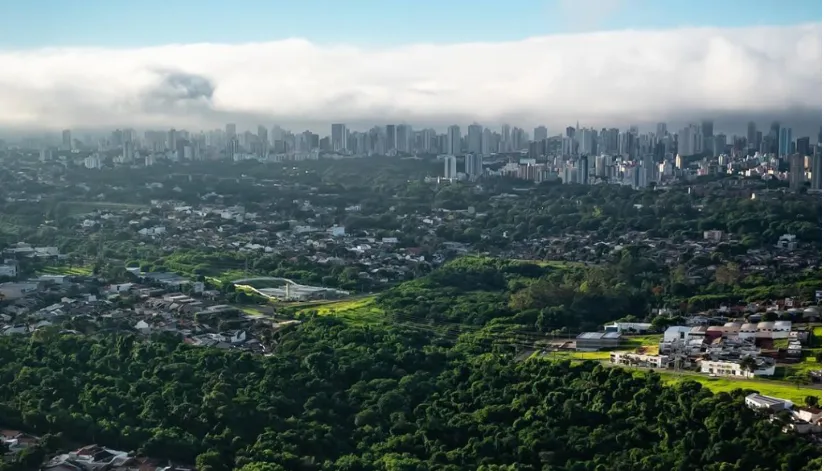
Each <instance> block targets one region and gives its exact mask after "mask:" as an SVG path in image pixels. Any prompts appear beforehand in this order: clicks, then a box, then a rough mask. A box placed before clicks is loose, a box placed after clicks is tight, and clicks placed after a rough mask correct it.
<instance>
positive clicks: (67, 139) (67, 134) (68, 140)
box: [63, 129, 72, 150]
mask: <svg viewBox="0 0 824 471" xmlns="http://www.w3.org/2000/svg"><path fill="white" fill-rule="evenodd" d="M63 149H65V150H72V132H71V130H69V129H64V130H63Z"/></svg>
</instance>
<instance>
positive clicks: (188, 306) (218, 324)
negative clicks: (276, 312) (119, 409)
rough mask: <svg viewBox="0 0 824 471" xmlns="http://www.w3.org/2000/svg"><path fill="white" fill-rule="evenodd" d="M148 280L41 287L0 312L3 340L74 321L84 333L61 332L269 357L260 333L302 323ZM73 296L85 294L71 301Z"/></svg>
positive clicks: (156, 278)
mask: <svg viewBox="0 0 824 471" xmlns="http://www.w3.org/2000/svg"><path fill="white" fill-rule="evenodd" d="M146 275H147V276H145V277H144V279H145V280H146V281H147V282H148V283H146V284H136V283H119V284H111V285H107V286H105V287H104V288H103V289H102V290H100V291H99V292H97V293H96V294H92V293H91V292H89V290H88V287H89V286H90V285H89V284H88V283H90V282H91V281H92V280H91V279H86V278H82V277H74V278H73V279H74V280H75V281H71V280H69V279H68V278H69V277H63V278H65V279H64V280H63V281H62V282H60V283H58V282H52V283H48V284H41V285H39V286H37V287H36V289H35V290H33V291H31V292H29V293H26V294H25V295H23V296H22V297H19V298H16V299H9V300H8V301H9V302H7V303H6V305H5V306H3V307H2V308H0V335H7V336H15V335H20V336H26V335H29V334H32V333H34V332H35V331H37V330H39V329H44V328H53V327H55V326H61V325H64V324H65V323H66V322H70V323H71V324H74V325H82V326H84V328H83V330H84V331H83V332H81V331H79V330H71V329H62V330H60V332H61V333H64V334H72V335H84V334H93V333H95V332H98V331H103V330H106V331H124V332H132V333H137V334H140V335H143V336H145V337H146V338H147V339H148V338H150V337H151V336H152V335H154V334H160V333H168V334H174V335H179V336H180V337H181V338H182V339H183V341H184V342H185V343H187V344H190V345H195V346H206V347H216V348H221V349H226V350H228V349H232V350H243V351H248V352H252V353H259V354H268V353H270V352H271V349H272V348H274V345H267V344H265V343H263V342H262V341H261V340H260V337H259V333H260V332H262V331H267V332H273V331H277V330H279V329H282V328H285V327H287V326H290V325H293V324H296V323H298V321H293V320H283V321H275V320H273V319H272V318H270V317H265V316H263V315H260V314H249V313H245V312H242V311H240V310H239V309H238V308H236V307H234V306H230V305H226V304H220V302H219V299H220V297H221V293H220V292H218V291H215V290H203V289H202V286H201V289H199V290H198V289H197V287H196V286H195V289H194V290H193V291H192V293H193V294H192V295H186V294H183V293H181V292H179V289H180V287H181V285H182V284H184V280H182V279H179V277H178V278H176V279H174V280H172V279H171V277H168V276H165V275H166V274H146ZM172 276H175V275H172ZM81 278H82V279H81ZM84 280H86V281H84ZM185 283H189V282H188V281H185ZM195 284H197V283H195ZM201 285H202V284H201ZM70 291H74V292H79V291H85V292H84V293H82V294H79V295H74V296H69V293H70ZM61 296H62V297H61ZM54 297H59V301H58V302H54V303H51V304H48V305H43V300H44V299H48V298H54ZM123 298H131V299H133V300H134V302H133V303H131V306H130V307H126V306H122V305H119V304H118V302H117V301H118V300H119V299H123Z"/></svg>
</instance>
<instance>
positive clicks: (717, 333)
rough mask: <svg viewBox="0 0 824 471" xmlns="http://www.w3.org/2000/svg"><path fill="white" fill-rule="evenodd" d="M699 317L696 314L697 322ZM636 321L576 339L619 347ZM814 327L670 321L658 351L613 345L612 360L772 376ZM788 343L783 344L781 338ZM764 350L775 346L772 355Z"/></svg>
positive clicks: (588, 346) (583, 344)
mask: <svg viewBox="0 0 824 471" xmlns="http://www.w3.org/2000/svg"><path fill="white" fill-rule="evenodd" d="M696 320H697V319H695V318H693V323H697V322H695V321H696ZM631 328H632V327H630V326H628V325H622V324H612V325H607V326H605V331H604V332H585V333H582V334H580V335H579V336H578V338H577V339H576V348H577V349H578V350H599V349H605V348H617V347H619V345H620V344H621V340H622V335H621V332H622V331H626V330H627V329H631ZM639 329H640V331H642V332H644V331H647V330H648V329H649V324H635V325H634V329H632V330H633V331H637V330H639ZM809 336H810V333H809V332H808V331H806V330H803V331H793V329H792V322H791V321H771V322H766V321H764V322H758V323H753V322H738V321H735V322H726V323H724V324H723V325H711V326H707V325H694V326H671V327H669V328H667V330H666V331H665V332H664V334H663V337H662V338H661V340H660V342H659V344H658V349H657V350H658V351H657V353H656V354H646V353H633V352H628V351H613V352H611V353H610V362H611V363H613V364H618V365H625V366H638V367H644V368H672V369H687V368H696V367H697V368H698V370H699V371H700V372H701V373H704V374H708V375H711V376H733V377H743V378H752V377H755V376H773V375H774V374H775V365H776V360H777V359H781V360H782V361H787V362H790V361H797V360H799V359H800V358H801V354H802V348H803V346H802V344H806V342H807V341H808V339H809ZM781 340H784V341H786V342H787V346H786V347H783V348H779V347H777V346H776V344H777V343H778V342H777V341H781ZM762 351H771V352H775V353H773V354H771V355H769V356H768V355H767V354H762Z"/></svg>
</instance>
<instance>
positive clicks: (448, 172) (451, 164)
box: [443, 128, 460, 180]
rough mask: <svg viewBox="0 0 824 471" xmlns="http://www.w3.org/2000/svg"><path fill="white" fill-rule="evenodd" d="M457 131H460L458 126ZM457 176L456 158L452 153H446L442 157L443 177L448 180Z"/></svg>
mask: <svg viewBox="0 0 824 471" xmlns="http://www.w3.org/2000/svg"><path fill="white" fill-rule="evenodd" d="M458 133H460V128H458ZM457 176H458V164H457V159H456V158H455V156H454V155H447V156H445V157H444V158H443V177H444V178H448V179H450V180H452V179H454V178H457Z"/></svg>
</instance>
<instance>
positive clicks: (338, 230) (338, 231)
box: [328, 226, 346, 237]
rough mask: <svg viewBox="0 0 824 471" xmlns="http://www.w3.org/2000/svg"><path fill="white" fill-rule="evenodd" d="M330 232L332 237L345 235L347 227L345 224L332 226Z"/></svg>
mask: <svg viewBox="0 0 824 471" xmlns="http://www.w3.org/2000/svg"><path fill="white" fill-rule="evenodd" d="M328 232H329V234H330V235H331V236H332V237H343V236H345V235H346V228H345V227H343V226H332V227H330V228H329V231H328Z"/></svg>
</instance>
